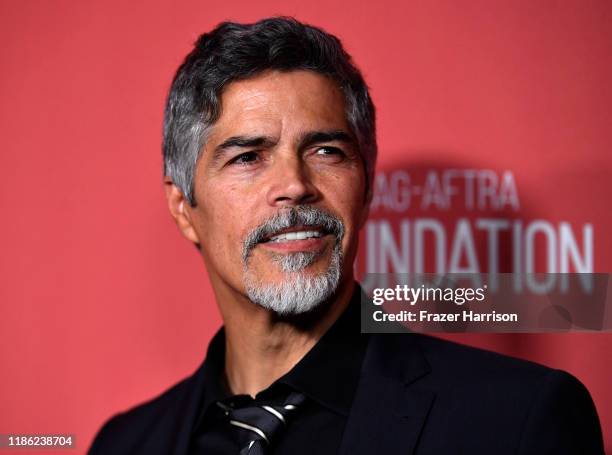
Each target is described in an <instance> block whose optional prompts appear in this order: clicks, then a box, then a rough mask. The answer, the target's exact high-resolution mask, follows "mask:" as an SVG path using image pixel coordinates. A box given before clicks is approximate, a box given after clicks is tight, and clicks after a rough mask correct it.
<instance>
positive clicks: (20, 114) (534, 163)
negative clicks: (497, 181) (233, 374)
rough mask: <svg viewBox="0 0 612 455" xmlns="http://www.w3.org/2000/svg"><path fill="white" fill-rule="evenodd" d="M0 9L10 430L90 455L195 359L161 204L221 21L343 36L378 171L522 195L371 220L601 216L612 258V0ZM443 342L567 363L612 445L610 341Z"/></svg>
mask: <svg viewBox="0 0 612 455" xmlns="http://www.w3.org/2000/svg"><path fill="white" fill-rule="evenodd" d="M0 13H1V14H0V21H1V25H2V26H1V27H0V42H1V43H2V46H0V56H1V57H0V58H1V60H0V61H1V62H2V72H1V73H0V93H1V96H2V98H1V103H0V129H1V132H2V135H1V138H2V150H1V152H0V163H1V172H2V178H1V179H0V207H1V209H2V222H1V223H0V247H1V255H0V273H1V277H2V278H1V286H0V302H1V305H2V306H1V311H2V315H1V317H0V337H1V344H0V361H1V363H2V374H1V376H0V409H2V411H1V412H0V433H10V432H19V433H42V432H61V433H75V434H76V435H77V441H78V442H77V445H78V449H77V452H78V453H82V452H84V451H85V450H86V448H87V447H88V446H89V444H90V442H91V439H92V437H93V435H94V433H95V431H96V430H97V429H98V428H99V426H100V425H101V424H102V422H103V421H104V420H105V419H106V418H107V417H109V416H110V415H111V414H112V413H115V412H117V411H119V410H123V409H125V408H128V407H130V406H132V405H134V404H136V403H138V402H140V401H142V400H145V399H147V398H150V397H152V396H153V395H155V394H157V393H159V392H161V391H162V390H163V389H165V388H166V387H167V386H169V385H170V384H172V383H174V382H176V381H177V380H179V379H181V378H182V377H184V376H186V375H188V374H190V373H191V372H192V371H193V370H194V369H195V368H196V367H197V365H198V364H199V362H200V361H201V360H202V358H203V355H204V352H205V349H206V346H207V343H208V340H209V339H210V338H211V336H212V334H213V333H214V332H215V330H216V329H217V328H218V327H219V325H220V322H221V321H220V317H219V314H218V312H217V309H216V306H215V303H214V300H213V296H212V292H211V288H210V285H209V282H208V279H207V277H206V273H205V269H204V266H203V264H202V262H201V260H200V258H199V256H198V255H197V254H196V252H195V251H194V249H193V247H192V246H190V245H188V244H187V242H186V241H184V240H183V239H182V238H181V237H180V236H179V234H178V232H177V230H176V229H175V227H174V225H173V224H172V222H171V220H170V217H169V215H168V214H167V212H166V207H165V201H164V197H163V192H162V186H161V175H160V174H161V171H160V169H161V153H160V136H161V132H160V131H161V128H160V125H161V122H162V106H163V103H164V99H165V94H166V91H167V89H168V86H169V83H170V81H171V78H172V75H173V73H174V71H175V69H176V67H177V66H178V64H179V63H180V61H181V59H182V57H183V56H184V55H185V54H186V52H187V51H188V50H189V49H190V46H191V43H192V42H193V41H194V40H195V38H196V37H197V36H198V35H199V34H200V33H201V32H203V31H205V30H209V29H210V28H212V27H213V26H214V25H216V24H217V23H218V22H220V21H222V20H226V19H232V20H238V21H254V20H257V19H259V18H262V17H264V16H268V15H276V14H283V15H294V16H296V17H297V18H299V19H301V20H304V21H306V22H311V23H314V24H317V25H320V26H322V27H324V28H326V29H328V30H329V31H331V32H333V33H335V34H337V35H338V36H339V37H341V38H342V39H343V41H344V43H345V45H346V47H347V48H348V50H349V52H351V53H352V54H353V56H354V57H355V59H356V61H357V62H358V64H359V66H360V67H361V68H362V70H363V72H364V73H365V76H366V79H367V80H368V82H369V85H370V86H371V88H372V95H373V98H374V100H375V103H376V105H377V107H378V114H379V117H378V118H379V135H378V137H379V145H380V159H379V169H380V172H381V174H384V175H385V176H387V177H389V178H391V176H392V175H393V174H394V172H395V173H397V172H399V171H403V172H405V173H407V174H408V175H410V176H411V178H413V179H417V178H420V177H419V176H425V175H427V173H428V172H430V171H432V170H433V171H435V172H438V173H440V175H441V173H443V172H444V171H445V170H448V169H475V170H491V171H492V172H493V173H494V174H496V175H497V176H498V177H499V176H502V174H503V172H505V171H508V172H510V173H511V175H512V179H513V182H514V184H515V189H516V191H517V196H518V197H519V199H520V200H519V206H508V207H499V206H498V207H493V208H492V207H485V206H483V207H473V208H472V209H473V210H472V209H470V208H469V207H466V206H465V204H463V205H461V204H460V203H457V204H455V203H453V204H451V205H452V207H451V209H450V210H448V208H447V210H445V209H444V208H441V207H426V208H423V207H422V206H417V205H415V204H416V202H415V203H414V204H412V205H411V206H409V207H400V208H399V209H398V207H395V208H392V209H390V208H389V206H384V205H379V206H377V208H375V209H374V210H373V212H372V219H373V220H381V219H388V220H390V221H389V222H390V223H391V226H392V227H393V229H397V228H398V223H399V222H400V221H401V219H404V218H406V219H409V218H410V217H411V216H414V214H415V213H418V214H419V216H427V217H432V218H436V217H438V218H441V219H443V220H444V223H445V226H447V227H448V229H449V236H452V232H451V231H450V229H451V226H452V222H453V221H452V220H453V219H454V218H456V217H458V216H464V215H465V216H468V217H470V216H474V214H475V213H476V214H477V213H480V214H481V215H482V216H485V215H486V216H488V217H497V218H500V217H501V218H503V219H507V220H521V221H523V222H524V223H529V222H530V220H531V221H534V220H544V221H545V222H546V223H549V224H550V226H552V227H553V229H557V227H558V226H559V224H560V223H562V222H563V223H568V225H569V226H570V227H571V230H572V232H573V235H575V239H576V242H577V245H578V246H579V250H580V251H579V253H580V254H581V255H582V256H581V257H583V256H584V255H585V254H586V253H585V248H587V249H588V245H586V244H585V243H584V242H583V240H584V239H583V236H584V232H585V231H584V229H585V227H587V228H588V226H590V227H591V229H592V233H593V236H592V242H591V244H590V245H591V247H592V249H593V254H592V258H591V263H590V266H591V268H592V270H594V271H597V272H609V271H610V269H611V268H612V267H611V264H612V249H611V246H612V241H611V240H610V236H609V232H610V231H611V229H612V216H611V215H610V211H609V197H610V189H611V184H610V180H611V178H612V158H611V156H610V150H611V148H612V135H611V134H610V125H612V115H611V110H612V108H611V106H612V92H611V91H610V81H611V80H612V62H611V60H610V55H612V27H611V26H610V24H611V19H612V4H611V3H610V2H606V1H588V2H582V1H573V2H572V1H562V2H558V1H554V2H553V1H540V2H527V1H525V2H522V1H520V2H501V1H496V2H491V1H484V0H483V1H464V2H455V1H450V0H448V1H435V2H406V1H397V2H384V3H381V2H365V1H361V0H341V1H338V2H328V1H323V0H314V1H310V2H303V1H289V2H288V1H273V0H265V1H260V2H247V1H237V2H212V1H210V2H203V1H184V2H170V1H155V2H144V1H143V2H119V1H104V2H102V1H90V2H78V1H66V0H55V1H53V2H49V1H46V0H40V1H35V0H29V1H26V2H8V1H5V2H2V3H0ZM397 188H399V187H397ZM397 188H395V190H394V189H393V188H392V187H385V186H384V185H383V186H381V188H379V196H380V197H383V196H385V195H387V196H389V197H392V196H393V194H395V193H393V191H397ZM396 195H397V194H396ZM385 197H386V196H385ZM485 205H486V204H485ZM424 214H425V215H424ZM385 217H387V218H385ZM395 241H396V242H399V239H398V238H395ZM478 245H480V243H478V244H477V246H478ZM502 254H503V253H502ZM365 255H367V252H366V251H365V250H364V252H363V253H362V258H363V257H364V256H365ZM364 260H366V259H364ZM364 260H362V261H361V263H363V261H364ZM587 262H588V261H587ZM378 266H379V267H381V264H378ZM587 266H588V264H587ZM447 337H448V338H452V339H455V340H458V341H462V342H464V343H469V344H473V345H478V346H482V347H486V348H490V349H494V350H497V351H500V352H503V353H507V354H511V355H515V356H519V357H523V358H527V359H531V360H535V361H538V362H541V363H544V364H547V365H549V366H552V367H555V368H562V369H565V370H568V371H570V372H571V373H573V374H574V375H576V376H577V377H578V378H579V379H581V380H582V381H583V382H584V383H585V384H586V385H587V387H588V388H589V390H590V391H591V394H592V396H593V398H594V400H595V403H596V405H597V409H598V412H599V414H600V417H601V420H602V424H603V427H604V433H605V438H606V444H607V447H608V448H610V447H612V428H611V424H612V393H611V392H610V390H609V384H610V378H611V373H612V367H611V366H610V362H609V360H610V350H611V348H612V336H611V335H610V334H556V335H453V336H450V335H448V336H447ZM20 453H25V452H20ZM49 453H52V452H49Z"/></svg>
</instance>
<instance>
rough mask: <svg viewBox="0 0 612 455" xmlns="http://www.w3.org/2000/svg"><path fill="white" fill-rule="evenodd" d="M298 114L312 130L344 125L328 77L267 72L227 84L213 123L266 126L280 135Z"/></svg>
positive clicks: (341, 103)
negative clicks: (218, 111)
mask: <svg viewBox="0 0 612 455" xmlns="http://www.w3.org/2000/svg"><path fill="white" fill-rule="evenodd" d="M294 116H295V117H294ZM298 117H299V119H300V121H302V122H303V121H307V122H308V123H311V125H309V127H312V128H315V129H316V128H322V127H329V126H330V125H333V126H334V127H336V128H340V127H344V128H348V125H347V124H346V116H345V113H344V97H343V95H342V92H341V91H340V89H339V88H338V87H337V86H336V85H335V84H334V83H333V81H331V80H330V79H329V78H327V77H325V76H323V75H320V74H318V73H314V72H311V71H290V72H279V71H269V72H266V73H263V74H261V75H258V76H256V77H253V78H250V79H246V80H242V81H237V82H233V83H231V84H229V85H228V86H227V87H226V89H225V91H224V93H223V95H222V98H221V112H220V116H219V119H218V121H217V123H216V125H215V126H218V127H219V130H224V129H226V127H230V128H232V127H235V128H246V130H250V132H253V129H258V128H266V129H272V130H276V132H277V133H278V134H280V132H281V130H282V129H283V128H284V127H286V126H287V124H289V125H290V124H291V123H292V120H293V119H294V118H296V119H297V118H298ZM302 126H305V125H303V124H302ZM245 132H249V131H245Z"/></svg>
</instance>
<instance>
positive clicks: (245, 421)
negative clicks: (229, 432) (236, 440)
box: [218, 392, 305, 455]
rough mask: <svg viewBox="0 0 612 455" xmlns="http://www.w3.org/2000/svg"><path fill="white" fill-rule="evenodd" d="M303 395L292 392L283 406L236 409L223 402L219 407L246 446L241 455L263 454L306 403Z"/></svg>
mask: <svg viewBox="0 0 612 455" xmlns="http://www.w3.org/2000/svg"><path fill="white" fill-rule="evenodd" d="M304 400H305V397H304V395H302V394H301V393H297V392H292V393H291V394H290V395H289V396H288V397H287V399H286V400H285V401H284V402H283V404H282V405H278V404H261V405H257V406H247V407H242V408H237V409H234V408H232V407H230V406H227V405H225V404H223V403H221V402H219V403H218V405H219V406H220V407H221V408H222V409H223V410H224V411H225V413H226V415H227V416H228V417H229V423H230V425H233V426H234V427H237V428H239V429H240V433H241V435H242V440H243V441H246V442H247V443H246V446H245V447H244V449H243V450H242V451H241V452H240V454H241V455H246V454H249V455H256V454H263V453H264V449H265V447H269V446H270V445H271V444H272V442H273V441H274V440H275V438H277V437H278V435H279V434H280V433H281V432H282V431H283V430H284V429H285V428H286V427H287V425H288V423H289V421H290V417H291V415H292V414H294V413H295V412H296V411H297V409H298V408H299V406H300V405H301V404H302V403H303V402H304Z"/></svg>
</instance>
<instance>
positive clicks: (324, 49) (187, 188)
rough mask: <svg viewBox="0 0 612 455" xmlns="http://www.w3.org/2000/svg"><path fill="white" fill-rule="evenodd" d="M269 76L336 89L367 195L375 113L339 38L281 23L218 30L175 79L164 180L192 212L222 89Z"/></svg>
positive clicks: (167, 125) (203, 38)
mask: <svg viewBox="0 0 612 455" xmlns="http://www.w3.org/2000/svg"><path fill="white" fill-rule="evenodd" d="M267 70H277V71H293V70H306V71H313V72H316V73H319V74H322V75H324V76H326V77H329V78H330V79H331V80H332V81H334V82H335V83H337V84H338V86H339V88H340V89H341V91H342V93H343V95H344V100H345V109H346V118H347V122H348V124H349V126H350V128H351V130H352V133H353V134H354V135H355V138H356V139H357V142H358V146H359V151H360V153H361V157H362V161H363V164H364V168H365V171H366V178H367V188H368V193H369V192H370V191H371V185H372V182H373V178H374V168H375V165H376V154H377V144H376V119H375V109H374V104H373V103H372V100H371V99H370V96H369V93H368V87H367V85H366V83H365V81H364V79H363V77H362V75H361V73H360V72H359V70H358V69H357V68H356V67H355V65H354V64H353V62H352V59H351V56H350V55H349V54H348V53H347V52H346V51H345V50H344V48H343V47H342V43H341V42H340V40H339V39H338V38H336V37H335V36H333V35H331V34H329V33H326V32H325V31H323V30H321V29H320V28H316V27H313V26H310V25H306V24H303V23H301V22H298V21H297V20H295V19H293V18H287V17H275V18H270V19H264V20H261V21H259V22H257V23H254V24H237V23H232V22H224V23H222V24H220V25H219V26H217V27H216V28H215V29H214V30H213V31H211V32H210V33H205V34H203V35H201V36H200V37H199V38H198V40H197V41H196V43H195V45H194V49H193V50H192V51H191V52H190V53H189V54H188V55H187V57H186V58H185V61H184V62H183V63H182V64H181V66H180V67H179V69H178V71H177V73H176V75H175V77H174V80H173V82H172V86H171V88H170V93H169V95H168V100H167V103H166V109H165V114H164V133H163V134H164V139H163V155H164V175H165V176H168V177H170V179H171V180H172V181H173V183H174V184H175V185H176V186H178V187H179V188H180V189H181V191H182V193H183V195H184V196H185V198H186V199H187V200H188V201H189V203H190V204H191V205H192V206H195V205H196V201H195V198H194V194H193V186H194V182H193V180H194V171H195V167H196V163H197V161H198V159H199V157H200V153H201V150H202V148H203V146H204V143H205V141H206V137H207V134H208V133H209V131H210V128H211V127H212V126H213V124H214V123H215V121H216V120H217V119H218V117H219V114H220V104H221V100H220V98H221V95H222V93H223V89H224V87H225V86H227V85H228V84H230V83H231V82H235V81H240V80H244V79H248V78H250V77H254V76H256V75H258V74H260V73H262V72H264V71H267Z"/></svg>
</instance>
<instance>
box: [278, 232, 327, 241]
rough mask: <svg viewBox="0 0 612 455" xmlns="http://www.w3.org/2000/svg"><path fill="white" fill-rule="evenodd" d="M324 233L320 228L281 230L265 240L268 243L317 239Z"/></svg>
mask: <svg viewBox="0 0 612 455" xmlns="http://www.w3.org/2000/svg"><path fill="white" fill-rule="evenodd" d="M324 235H325V234H324V233H323V232H322V230H320V229H311V230H303V231H289V232H282V233H280V234H276V235H273V236H271V237H270V238H269V239H267V240H266V242H268V243H278V242H291V241H294V240H306V239H318V238H320V237H323V236H324Z"/></svg>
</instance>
